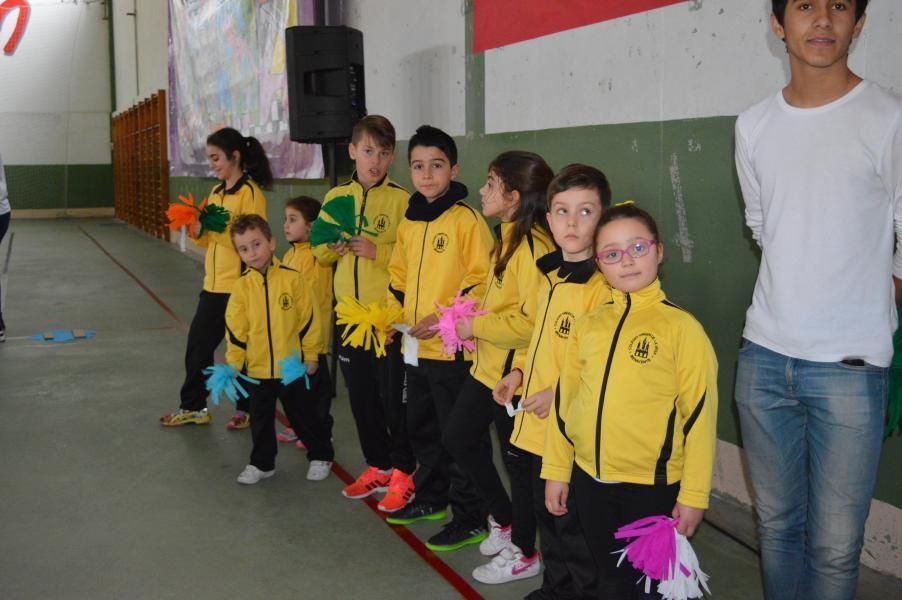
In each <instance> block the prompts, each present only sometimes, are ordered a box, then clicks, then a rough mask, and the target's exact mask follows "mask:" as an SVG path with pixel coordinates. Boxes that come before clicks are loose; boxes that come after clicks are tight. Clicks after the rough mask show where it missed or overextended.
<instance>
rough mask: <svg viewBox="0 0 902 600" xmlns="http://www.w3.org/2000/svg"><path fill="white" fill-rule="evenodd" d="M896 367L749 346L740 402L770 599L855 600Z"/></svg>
mask: <svg viewBox="0 0 902 600" xmlns="http://www.w3.org/2000/svg"><path fill="white" fill-rule="evenodd" d="M887 372H888V369H884V368H881V367H875V366H873V365H868V364H864V365H860V366H854V365H849V364H846V363H819V362H811V361H806V360H801V359H796V358H790V357H788V356H784V355H782V354H778V353H776V352H773V351H771V350H768V349H767V348H764V347H762V346H759V345H757V344H754V343H752V342H749V341H747V340H743V346H742V348H741V349H740V350H739V366H738V369H737V372H736V403H737V405H738V406H739V420H740V424H741V427H742V441H743V446H744V448H745V456H746V460H747V461H748V470H749V476H750V478H751V484H752V489H753V492H754V495H755V507H756V509H757V512H758V518H759V525H758V528H759V535H760V541H761V566H762V570H763V575H764V590H765V595H766V597H767V598H768V600H784V599H786V600H796V599H798V600H809V599H813V598H817V599H818V600H852V599H853V598H854V597H855V589H856V587H857V584H858V563H859V557H860V554H861V547H862V543H863V539H864V523H865V520H866V519H867V516H868V509H869V508H870V504H871V497H872V496H873V493H874V484H875V481H876V479H877V465H878V462H879V459H880V446H881V442H882V437H883V421H884V413H885V412H886V394H887V389H886V388H887Z"/></svg>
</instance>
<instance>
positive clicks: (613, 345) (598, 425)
mask: <svg viewBox="0 0 902 600" xmlns="http://www.w3.org/2000/svg"><path fill="white" fill-rule="evenodd" d="M631 305H632V299H631V298H630V295H629V294H626V309H624V311H623V316H621V317H620V322H619V323H617V329H615V330H614V337H613V338H612V339H611V349H610V350H609V351H608V361H607V364H605V366H604V377H603V378H602V380H601V392H600V393H599V395H598V416H597V418H596V421H595V478H596V479H601V412H602V409H603V408H604V396H605V393H606V392H607V387H608V377H609V376H610V374H611V363H612V362H613V361H614V350H616V349H617V340H619V339H620V330H621V329H623V322H624V321H626V316H627V315H628V314H630V306H631Z"/></svg>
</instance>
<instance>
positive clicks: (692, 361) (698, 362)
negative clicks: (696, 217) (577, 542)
mask: <svg viewBox="0 0 902 600" xmlns="http://www.w3.org/2000/svg"><path fill="white" fill-rule="evenodd" d="M548 418H549V419H553V420H552V421H550V425H549V427H548V428H547V436H546V439H545V454H544V456H543V459H542V478H543V479H550V480H554V481H564V482H567V481H570V472H571V469H572V465H573V461H574V459H575V460H576V464H577V465H578V466H579V468H580V469H582V470H583V471H585V472H586V473H588V474H589V475H591V476H592V477H594V478H596V479H598V480H601V481H619V482H626V483H638V484H646V485H652V484H657V485H663V484H672V483H675V482H680V493H679V496H678V497H677V499H678V501H679V502H680V503H682V504H684V505H686V506H692V507H695V508H707V507H708V494H709V492H710V490H711V477H712V473H713V469H714V447H715V443H716V426H717V359H716V357H715V356H714V349H713V348H712V347H711V342H710V341H709V340H708V336H707V335H705V331H704V329H702V326H701V324H700V323H699V322H698V321H696V320H695V319H694V318H693V317H692V315H690V314H689V313H688V312H686V311H684V310H683V309H681V308H679V307H678V306H676V305H674V304H672V303H670V302H668V301H667V299H666V297H665V296H664V292H663V291H662V290H661V284H660V282H659V281H658V280H655V281H654V282H653V283H652V284H651V285H649V286H647V287H645V288H643V289H641V290H638V291H636V292H632V293H624V292H620V291H618V290H614V291H613V300H612V301H611V302H610V303H609V304H604V305H602V306H600V307H599V308H597V309H596V310H594V311H592V312H590V313H588V314H586V315H584V316H583V317H582V318H581V319H578V320H577V322H576V326H575V327H574V328H573V331H572V332H571V334H570V340H569V341H568V342H567V347H566V350H565V356H564V365H563V367H562V369H561V376H560V380H559V382H558V386H557V390H556V392H555V400H554V403H553V405H552V413H551V414H550V415H549V417H548Z"/></svg>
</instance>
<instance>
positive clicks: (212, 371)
mask: <svg viewBox="0 0 902 600" xmlns="http://www.w3.org/2000/svg"><path fill="white" fill-rule="evenodd" d="M203 373H204V374H205V375H206V376H207V382H206V384H205V385H206V388H207V390H208V391H209V392H210V400H212V401H213V404H215V405H217V406H219V399H220V396H225V397H226V398H228V399H229V400H231V401H232V402H235V403H237V402H238V396H239V395H240V396H241V397H242V398H247V397H248V396H249V395H250V394H248V392H247V390H245V389H244V388H243V387H242V386H241V383H240V382H239V381H238V379H239V378H240V379H244V380H245V381H247V382H250V383H260V382H259V381H257V380H256V379H253V378H251V377H248V376H247V375H244V374H242V373H239V372H238V370H237V369H236V368H235V367H233V366H232V365H226V364H222V363H216V364H215V365H213V366H212V367H207V368H206V369H204V370H203Z"/></svg>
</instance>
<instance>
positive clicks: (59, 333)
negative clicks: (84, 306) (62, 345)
mask: <svg viewBox="0 0 902 600" xmlns="http://www.w3.org/2000/svg"><path fill="white" fill-rule="evenodd" d="M83 331H84V334H85V335H84V337H75V333H74V332H73V331H72V330H71V329H54V330H53V331H51V332H48V333H51V334H52V337H47V335H46V334H43V333H39V334H37V335H32V336H30V337H29V338H28V339H30V340H37V341H39V342H47V343H48V344H56V343H59V342H76V341H79V340H89V339H91V338H92V337H94V336H95V335H96V332H95V331H94V330H93V329H85V330H83Z"/></svg>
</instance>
